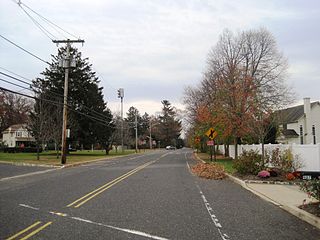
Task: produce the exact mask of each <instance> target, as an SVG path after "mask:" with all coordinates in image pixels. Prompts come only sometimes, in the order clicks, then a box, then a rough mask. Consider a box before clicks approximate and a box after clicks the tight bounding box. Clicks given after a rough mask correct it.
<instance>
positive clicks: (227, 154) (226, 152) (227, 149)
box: [224, 143, 230, 157]
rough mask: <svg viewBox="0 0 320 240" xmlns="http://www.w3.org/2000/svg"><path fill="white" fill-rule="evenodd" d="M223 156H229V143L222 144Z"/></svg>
mask: <svg viewBox="0 0 320 240" xmlns="http://www.w3.org/2000/svg"><path fill="white" fill-rule="evenodd" d="M224 156H225V157H229V156H230V154H229V143H225V144H224Z"/></svg>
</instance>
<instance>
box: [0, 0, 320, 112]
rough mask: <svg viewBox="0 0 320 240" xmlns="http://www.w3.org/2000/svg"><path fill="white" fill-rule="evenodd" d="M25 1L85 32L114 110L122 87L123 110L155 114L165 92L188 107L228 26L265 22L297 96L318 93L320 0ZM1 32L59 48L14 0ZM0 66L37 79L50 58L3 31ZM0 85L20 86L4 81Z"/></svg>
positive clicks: (38, 46)
mask: <svg viewBox="0 0 320 240" xmlns="http://www.w3.org/2000/svg"><path fill="white" fill-rule="evenodd" d="M22 2H23V3H25V4H26V5H27V6H29V7H30V8H32V9H33V10H35V11H36V12H38V13H40V14H41V15H43V16H44V17H46V18H47V19H49V20H51V21H52V22H54V23H55V24H57V25H59V26H60V27H62V28H64V29H66V30H67V31H69V32H71V33H73V34H74V35H76V36H79V37H80V38H81V39H84V40H85V44H84V45H83V46H81V45H76V46H77V47H79V49H80V51H81V52H83V55H84V57H89V61H90V63H92V64H93V68H94V71H96V72H97V73H98V74H97V75H98V76H99V77H100V80H101V86H103V87H104V96H105V100H106V101H107V102H108V106H109V108H110V109H111V110H112V111H119V110H120V101H119V99H118V98H117V89H118V88H124V89H125V99H124V103H125V106H124V108H125V110H127V109H128V108H129V107H130V106H135V107H136V108H138V109H139V111H140V113H141V114H143V113H144V112H147V113H149V114H154V113H155V112H158V111H160V110H161V100H163V99H167V100H169V101H170V102H171V103H172V105H174V106H176V107H178V108H181V109H183V105H182V97H183V90H184V88H185V87H186V86H189V85H191V86H195V85H197V84H198V83H199V82H200V80H201V78H202V72H203V71H204V68H205V62H206V57H207V54H208V51H209V50H210V48H211V47H212V46H214V45H215V44H216V42H217V40H218V37H219V35H220V34H221V33H222V31H223V30H224V29H225V28H228V29H230V30H232V31H241V30H247V29H252V28H259V27H265V28H267V29H268V30H269V31H270V32H271V33H272V34H273V35H274V36H275V38H276V40H277V43H278V48H279V49H280V51H281V52H283V54H284V55H285V56H286V57H287V58H288V61H289V66H290V67H289V76H288V79H287V82H288V84H289V85H291V86H292V87H293V89H294V91H295V92H296V95H297V101H299V100H301V99H302V98H303V97H311V100H312V101H314V100H319V99H320V27H319V23H320V1H318V0H308V1H305V0H273V1H272V0H260V1H256V0H252V1H250V0H234V1H232V0H220V1H219V0H214V1H213V0H193V1H192V0H90V1H88V0H54V1H41V0H22ZM29 12H30V11H29ZM33 16H34V15H33ZM41 23H43V22H41ZM48 30H50V31H52V30H51V29H50V28H48ZM0 34H1V35H3V36H4V37H7V38H8V39H10V40H12V41H14V42H15V43H17V44H19V45H20V46H22V47H24V48H25V49H27V50H29V51H31V52H32V53H34V54H36V55H37V56H39V57H41V58H43V59H45V60H46V61H49V62H51V56H50V55H51V54H57V46H56V45H54V44H53V43H52V42H51V40H50V39H49V38H48V37H47V36H45V35H44V34H43V33H42V32H41V31H40V30H39V29H38V28H37V27H36V26H35V24H34V23H33V22H32V21H31V19H30V18H29V17H28V16H27V15H26V14H25V13H24V12H23V10H22V9H21V8H20V7H19V6H18V5H17V4H16V3H15V1H13V0H1V1H0ZM55 35H57V37H59V38H62V36H61V35H59V34H56V33H55ZM0 67H2V68H6V69H8V70H10V71H12V72H14V73H17V74H19V75H22V76H24V77H26V78H29V79H34V78H35V77H39V76H40V72H42V71H43V70H44V68H45V67H46V64H44V63H43V62H41V61H39V60H37V59H35V58H33V57H31V56H30V55H28V54H26V53H24V52H23V51H21V50H20V49H18V48H16V47H14V46H13V45H11V44H10V43H8V42H6V41H4V40H3V39H2V38H0ZM1 71H2V70H1ZM0 86H4V87H7V88H10V89H16V90H17V89H19V88H17V87H14V86H11V85H8V84H5V83H3V82H0ZM23 92H25V93H28V91H23Z"/></svg>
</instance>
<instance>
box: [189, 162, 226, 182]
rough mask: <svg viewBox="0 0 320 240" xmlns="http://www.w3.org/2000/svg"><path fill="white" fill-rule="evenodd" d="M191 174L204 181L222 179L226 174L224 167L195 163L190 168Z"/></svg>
mask: <svg viewBox="0 0 320 240" xmlns="http://www.w3.org/2000/svg"><path fill="white" fill-rule="evenodd" d="M191 170H192V172H193V173H194V174H196V175H197V176H199V177H202V178H206V179H215V180H219V179H224V178H225V177H226V174H225V172H224V167H223V166H221V165H219V164H215V163H197V164H196V165H194V166H193V167H192V168H191Z"/></svg>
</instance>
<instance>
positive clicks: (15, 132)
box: [2, 124, 35, 147]
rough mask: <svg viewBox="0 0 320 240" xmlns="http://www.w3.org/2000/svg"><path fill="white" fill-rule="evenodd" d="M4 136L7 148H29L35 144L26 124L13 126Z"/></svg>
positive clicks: (4, 132) (3, 139)
mask: <svg viewBox="0 0 320 240" xmlns="http://www.w3.org/2000/svg"><path fill="white" fill-rule="evenodd" d="M2 134H3V137H2V141H3V143H4V145H6V146H7V147H28V146H30V145H31V144H32V143H34V142H35V139H34V137H32V135H31V132H30V131H28V129H27V125H26V124H15V125H12V126H10V127H9V128H7V129H6V130H4V131H3V133H2Z"/></svg>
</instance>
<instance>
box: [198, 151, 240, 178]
mask: <svg viewBox="0 0 320 240" xmlns="http://www.w3.org/2000/svg"><path fill="white" fill-rule="evenodd" d="M197 155H198V157H199V158H201V159H202V160H204V161H205V162H207V163H211V161H210V154H208V153H197ZM212 159H214V157H213V156H212ZM212 163H217V164H220V165H222V166H224V169H225V171H226V172H227V173H231V174H232V173H234V172H235V171H236V170H235V169H234V168H233V161H232V158H226V157H224V156H221V155H218V156H217V160H216V161H214V160H213V161H212Z"/></svg>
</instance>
